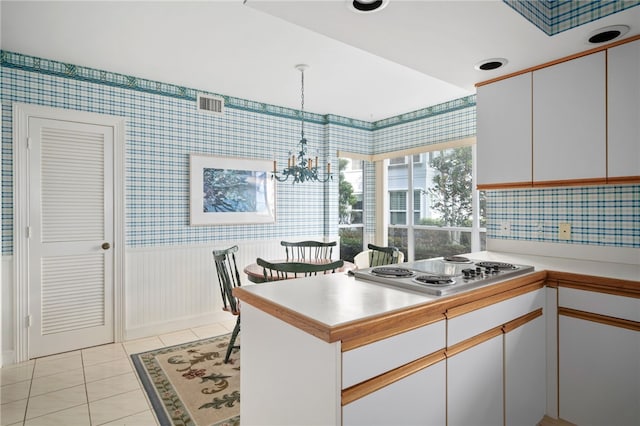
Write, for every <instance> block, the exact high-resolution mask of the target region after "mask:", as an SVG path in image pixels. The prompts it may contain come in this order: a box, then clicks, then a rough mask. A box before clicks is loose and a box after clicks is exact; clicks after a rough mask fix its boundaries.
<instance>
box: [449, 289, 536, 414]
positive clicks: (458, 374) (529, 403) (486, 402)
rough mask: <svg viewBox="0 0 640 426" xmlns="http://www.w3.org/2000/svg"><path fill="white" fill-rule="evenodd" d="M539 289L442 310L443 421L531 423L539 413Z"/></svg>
mask: <svg viewBox="0 0 640 426" xmlns="http://www.w3.org/2000/svg"><path fill="white" fill-rule="evenodd" d="M545 294H546V293H545V290H544V289H543V288H539V289H537V290H534V291H529V292H527V293H524V294H521V295H518V296H515V297H512V298H509V299H506V300H502V301H499V302H497V303H494V304H491V305H488V306H485V307H482V308H480V309H474V310H472V311H470V312H467V313H463V314H461V315H460V314H459V313H460V311H461V312H464V311H465V306H464V305H463V306H461V307H456V308H453V309H451V310H450V311H448V312H447V315H448V316H449V317H451V319H449V320H448V322H447V343H448V345H449V346H448V348H447V351H448V352H449V351H450V353H451V354H453V355H451V356H450V357H449V358H448V359H447V398H448V418H449V423H448V424H449V425H471V424H473V425H499V424H503V423H504V421H505V420H506V424H507V425H523V424H531V425H534V424H537V423H538V422H539V421H540V420H541V419H542V418H543V416H544V415H545V411H546V345H545V339H546V337H545V336H546V324H545V320H544V316H543V315H540V312H541V311H540V310H541V309H544V306H545ZM542 312H543V313H544V310H543V311H542ZM536 315H537V316H536ZM485 333H486V334H485ZM495 333H499V334H498V335H497V336H496V337H490V338H488V340H485V341H482V343H479V344H477V345H476V346H472V347H471V348H470V349H466V348H465V346H466V345H467V344H468V342H473V341H474V340H476V339H478V340H483V339H487V337H483V334H484V336H491V335H492V334H495ZM503 333H504V334H503ZM456 345H459V346H456ZM456 347H463V348H465V349H464V350H462V351H461V352H457V350H456ZM450 349H451V350H450Z"/></svg>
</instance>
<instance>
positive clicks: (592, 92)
mask: <svg viewBox="0 0 640 426" xmlns="http://www.w3.org/2000/svg"><path fill="white" fill-rule="evenodd" d="M605 93H606V90H605V52H598V53H593V54H591V55H587V56H583V57H581V58H578V59H574V60H571V61H567V62H562V63H560V64H557V65H553V66H550V67H547V68H543V69H540V70H537V71H534V72H533V180H534V181H535V182H540V181H564V180H574V179H595V178H600V179H602V180H603V182H604V179H605V178H606V170H605V168H606V142H605V138H606V133H605V132H606V130H605V129H606V126H605V118H606V113H605V106H606V103H605V102H606V99H605Z"/></svg>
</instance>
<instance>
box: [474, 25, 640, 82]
mask: <svg viewBox="0 0 640 426" xmlns="http://www.w3.org/2000/svg"><path fill="white" fill-rule="evenodd" d="M636 40H640V35H635V36H633V37H629V38H625V39H622V40H618V41H615V42H613V43H610V44H607V45H606V46H598V47H594V48H593V49H589V50H585V51H583V52H579V53H574V54H573V55H569V56H564V57H562V58H559V59H555V60H553V61H549V62H545V63H543V64H540V65H536V66H533V67H529V68H525V69H523V70H520V71H516V72H512V73H510V74H506V75H503V76H500V77H496V78H492V79H490V80H485V81H481V82H478V83H476V87H480V86H484V85H485V84H491V83H495V82H496V81H500V80H505V79H507V78H511V77H515V76H518V75H521V74H526V73H528V72H532V71H536V70H540V69H542V68H547V67H550V66H552V65H556V64H559V63H561V62H567V61H570V60H572V59H577V58H580V57H582V56H587V55H591V54H592V53H597V52H601V51H603V50H607V49H610V48H612V47H616V46H619V45H621V44H626V43H631V42H633V41H636Z"/></svg>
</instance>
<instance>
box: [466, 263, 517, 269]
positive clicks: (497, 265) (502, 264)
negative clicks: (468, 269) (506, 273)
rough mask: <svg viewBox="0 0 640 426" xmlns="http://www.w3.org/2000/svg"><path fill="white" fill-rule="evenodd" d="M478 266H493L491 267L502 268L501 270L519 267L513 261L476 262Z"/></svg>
mask: <svg viewBox="0 0 640 426" xmlns="http://www.w3.org/2000/svg"><path fill="white" fill-rule="evenodd" d="M476 266H479V267H481V268H491V269H500V270H504V269H518V267H517V266H515V265H513V264H511V263H504V262H489V261H485V262H476Z"/></svg>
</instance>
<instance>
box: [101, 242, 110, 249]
mask: <svg viewBox="0 0 640 426" xmlns="http://www.w3.org/2000/svg"><path fill="white" fill-rule="evenodd" d="M110 248H111V244H109V243H102V250H109V249H110Z"/></svg>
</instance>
